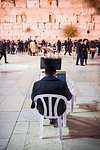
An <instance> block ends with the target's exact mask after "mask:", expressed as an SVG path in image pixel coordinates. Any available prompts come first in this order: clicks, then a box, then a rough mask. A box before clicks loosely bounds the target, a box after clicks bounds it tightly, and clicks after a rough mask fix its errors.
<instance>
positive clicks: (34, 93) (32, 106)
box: [31, 84, 36, 109]
mask: <svg viewBox="0 0 100 150" xmlns="http://www.w3.org/2000/svg"><path fill="white" fill-rule="evenodd" d="M35 96H36V92H35V84H34V85H33V89H32V94H31V99H32V104H31V108H32V109H33V108H35V102H34V97H35Z"/></svg>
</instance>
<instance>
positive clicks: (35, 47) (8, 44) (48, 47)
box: [0, 38, 100, 65]
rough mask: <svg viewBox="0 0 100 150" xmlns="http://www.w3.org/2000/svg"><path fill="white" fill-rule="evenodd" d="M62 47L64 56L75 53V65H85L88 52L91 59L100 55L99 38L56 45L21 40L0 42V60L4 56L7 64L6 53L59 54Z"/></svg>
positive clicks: (67, 41) (69, 41)
mask: <svg viewBox="0 0 100 150" xmlns="http://www.w3.org/2000/svg"><path fill="white" fill-rule="evenodd" d="M62 47H63V50H64V55H66V53H68V54H69V55H70V56H71V53H72V51H75V52H76V54H77V60H76V65H78V62H79V59H80V64H81V65H83V64H87V59H88V52H90V53H91V58H92V59H93V58H94V55H95V52H96V51H97V53H98V55H100V38H99V40H94V41H93V40H91V41H89V40H88V39H83V40H82V39H79V40H74V41H72V40H71V39H69V38H68V39H67V40H65V41H64V42H61V41H60V40H58V41H57V42H56V43H53V44H51V43H50V42H46V41H45V40H44V39H43V40H42V41H41V42H38V41H37V40H31V39H28V40H26V41H25V42H24V41H23V40H17V42H15V41H14V40H12V41H10V40H7V41H6V40H1V41H0V60H1V58H2V57H3V56H4V58H5V63H8V62H7V57H6V53H8V54H16V53H17V52H27V53H28V54H29V55H31V56H32V55H33V56H35V55H38V53H39V52H41V53H42V52H43V54H44V56H45V55H46V54H47V53H48V51H49V52H50V51H51V52H53V54H55V52H58V53H60V52H61V51H62Z"/></svg>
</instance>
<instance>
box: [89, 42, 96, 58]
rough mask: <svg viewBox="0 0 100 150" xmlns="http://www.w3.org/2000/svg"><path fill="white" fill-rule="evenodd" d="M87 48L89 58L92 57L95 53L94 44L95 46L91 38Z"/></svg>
mask: <svg viewBox="0 0 100 150" xmlns="http://www.w3.org/2000/svg"><path fill="white" fill-rule="evenodd" d="M89 48H90V53H91V58H92V59H94V55H95V52H96V50H95V48H96V46H95V42H94V41H93V40H92V41H90V46H89Z"/></svg>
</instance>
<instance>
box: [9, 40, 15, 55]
mask: <svg viewBox="0 0 100 150" xmlns="http://www.w3.org/2000/svg"><path fill="white" fill-rule="evenodd" d="M14 46H15V43H14V40H12V41H11V43H10V50H11V54H14V53H15V47H14Z"/></svg>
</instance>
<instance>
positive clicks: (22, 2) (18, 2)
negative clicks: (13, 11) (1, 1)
mask: <svg viewBox="0 0 100 150" xmlns="http://www.w3.org/2000/svg"><path fill="white" fill-rule="evenodd" d="M26 3H27V0H15V6H16V7H22V8H26Z"/></svg>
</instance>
